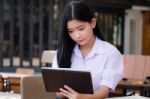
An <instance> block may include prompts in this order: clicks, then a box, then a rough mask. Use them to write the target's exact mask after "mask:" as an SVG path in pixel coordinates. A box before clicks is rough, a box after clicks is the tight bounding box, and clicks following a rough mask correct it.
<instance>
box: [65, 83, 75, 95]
mask: <svg viewBox="0 0 150 99" xmlns="http://www.w3.org/2000/svg"><path fill="white" fill-rule="evenodd" d="M64 88H65V89H67V90H68V91H70V92H71V93H76V91H75V90H73V89H72V88H70V87H69V86H67V85H64Z"/></svg>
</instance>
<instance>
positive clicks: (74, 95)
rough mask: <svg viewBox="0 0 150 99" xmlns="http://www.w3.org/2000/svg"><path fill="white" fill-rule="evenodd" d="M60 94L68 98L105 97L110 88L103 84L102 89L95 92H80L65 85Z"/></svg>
mask: <svg viewBox="0 0 150 99" xmlns="http://www.w3.org/2000/svg"><path fill="white" fill-rule="evenodd" d="M59 94H60V95H62V96H65V97H67V98H68V99H105V98H106V97H107V96H108V94H109V88H108V87H105V86H101V89H100V90H98V91H97V92H95V93H94V94H80V93H78V92H76V91H74V90H73V89H72V88H70V87H68V86H66V85H65V86H64V88H60V93H59Z"/></svg>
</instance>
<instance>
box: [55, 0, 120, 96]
mask: <svg viewBox="0 0 150 99" xmlns="http://www.w3.org/2000/svg"><path fill="white" fill-rule="evenodd" d="M61 26H62V27H61V38H60V42H59V47H58V50H57V55H56V57H55V58H54V62H53V64H52V67H54V68H70V69H80V70H89V71H90V72H91V76H92V82H93V88H94V94H82V93H78V92H77V91H76V90H74V89H72V88H70V87H69V86H67V85H64V87H63V88H60V92H59V93H57V95H58V97H59V98H62V99H63V98H68V99H105V98H106V97H107V95H108V94H109V92H110V91H113V90H114V89H115V87H116V86H117V84H118V82H119V81H120V80H121V79H122V77H123V61H122V57H121V54H120V52H119V51H118V50H117V49H116V48H115V47H114V46H113V45H111V44H109V43H107V42H105V41H103V38H102V35H101V32H100V31H99V29H98V26H97V24H96V18H95V16H94V13H92V11H91V10H90V8H89V7H88V6H87V5H86V4H85V3H84V2H81V1H72V2H70V3H69V4H67V5H66V7H65V9H64V13H63V19H62V25H61Z"/></svg>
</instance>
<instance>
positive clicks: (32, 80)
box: [21, 75, 56, 99]
mask: <svg viewBox="0 0 150 99" xmlns="http://www.w3.org/2000/svg"><path fill="white" fill-rule="evenodd" d="M21 95H22V96H21V99H55V98H56V95H55V93H53V92H46V90H45V87H44V82H43V78H42V76H41V75H34V76H26V77H23V78H22V80H21Z"/></svg>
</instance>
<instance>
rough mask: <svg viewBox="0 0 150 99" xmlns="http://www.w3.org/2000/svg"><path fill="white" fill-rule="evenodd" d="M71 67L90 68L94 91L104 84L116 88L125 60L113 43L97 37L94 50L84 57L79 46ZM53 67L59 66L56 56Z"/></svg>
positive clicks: (76, 48)
mask: <svg viewBox="0 0 150 99" xmlns="http://www.w3.org/2000/svg"><path fill="white" fill-rule="evenodd" d="M71 63H72V64H71V69H80V70H89V71H90V72H91V75H92V82H93V89H94V92H95V91H97V90H99V89H100V87H101V86H102V85H104V86H107V87H109V88H110V89H111V90H114V89H115V87H116V86H117V84H118V82H119V81H120V80H121V79H122V77H123V60H122V56H121V54H120V52H119V51H118V50H117V49H116V48H115V47H114V46H113V45H111V44H109V43H107V42H105V41H102V40H100V39H98V38H96V41H95V43H94V46H93V48H92V50H91V51H90V52H89V53H88V55H87V56H86V57H85V58H84V59H83V57H82V54H81V51H80V49H79V46H78V45H76V46H75V48H74V51H73V54H72V59H71ZM52 67H54V68H58V63H57V58H56V56H55V58H54V61H53V64H52Z"/></svg>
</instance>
